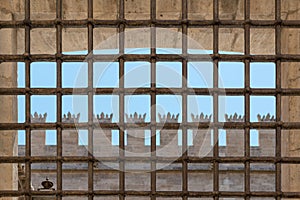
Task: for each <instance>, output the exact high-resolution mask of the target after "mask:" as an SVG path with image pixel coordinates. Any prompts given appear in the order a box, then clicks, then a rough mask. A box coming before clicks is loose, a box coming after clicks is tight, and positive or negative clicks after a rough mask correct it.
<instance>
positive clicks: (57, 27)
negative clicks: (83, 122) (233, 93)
mask: <svg viewBox="0 0 300 200" xmlns="http://www.w3.org/2000/svg"><path fill="white" fill-rule="evenodd" d="M26 2H30V4H26ZM57 2H61V6H60V4H59V3H56V1H55V0H43V1H40V0H2V1H1V4H0V93H1V95H0V103H1V106H0V113H1V115H0V128H1V131H0V198H1V199H5V200H6V199H14V198H13V197H11V196H14V195H10V192H9V191H10V190H13V191H15V192H16V191H19V189H20V188H21V186H22V184H23V183H25V186H26V188H25V190H27V191H29V190H30V188H28V187H29V185H30V184H29V182H32V188H34V189H37V188H39V187H41V186H39V185H38V183H37V182H38V181H39V182H41V181H42V180H44V179H45V176H47V177H48V178H49V179H50V180H53V182H54V188H57V185H56V183H55V180H56V177H57V176H56V172H57V171H58V170H59V169H57V165H56V164H55V163H54V162H50V163H41V164H39V163H29V162H28V159H30V156H34V155H35V156H56V155H57V153H58V152H57V148H56V147H54V146H49V145H46V144H45V143H44V141H45V139H44V137H45V133H44V130H41V131H40V130H39V131H35V130H34V131H32V132H30V124H31V123H32V124H33V123H36V125H34V126H36V127H39V126H40V124H42V123H43V122H44V121H43V120H44V119H45V117H46V116H41V117H40V116H33V117H32V118H31V116H30V114H31V113H30V112H31V111H30V105H28V106H27V107H26V119H25V123H22V124H17V122H18V119H17V113H18V110H17V95H20V94H22V95H24V96H25V98H26V101H28V100H29V99H30V95H32V90H31V88H30V81H29V79H30V76H29V75H28V76H27V78H26V79H27V80H26V83H25V86H24V88H17V62H25V64H26V65H27V66H28V65H29V64H30V62H34V61H37V60H40V61H50V60H51V61H53V62H58V63H60V62H61V61H62V59H64V57H63V56H62V52H74V51H82V50H88V51H90V50H92V49H93V45H94V47H95V46H97V45H98V44H101V42H102V41H105V40H106V39H107V38H109V37H110V36H112V35H114V34H116V33H117V31H118V30H121V29H122V27H123V26H126V27H127V26H128V25H132V26H131V27H130V26H129V28H128V27H127V28H128V29H134V28H140V27H139V23H141V24H143V22H144V21H145V20H146V21H147V20H150V15H151V16H152V17H153V16H154V18H155V20H156V21H155V22H153V23H152V24H151V25H152V26H155V25H156V24H157V23H158V24H159V25H160V26H162V27H168V26H169V25H170V24H171V25H172V23H173V24H175V25H174V26H172V28H171V29H172V31H174V32H175V33H176V32H181V31H182V30H183V28H182V26H185V23H184V22H185V21H186V20H189V24H188V25H187V26H188V28H187V35H188V36H189V37H190V38H191V39H193V40H194V41H196V42H195V43H197V44H201V46H202V47H203V48H204V49H206V50H213V49H214V50H219V53H220V52H221V51H222V52H244V53H245V54H247V55H246V58H245V57H240V58H237V59H236V60H239V61H243V62H245V63H247V62H252V61H260V60H263V61H265V62H266V61H270V62H274V63H276V64H277V66H280V67H277V68H276V69H277V75H278V74H280V76H279V79H278V80H277V82H276V92H275V93H273V92H274V91H271V90H270V91H266V92H262V93H263V94H264V95H267V94H272V95H275V96H276V98H277V111H278V110H280V111H281V112H279V113H277V116H276V117H275V118H276V120H275V121H274V120H272V119H267V118H260V119H259V120H260V121H259V122H262V124H263V123H265V122H270V124H271V125H272V124H275V125H274V126H271V125H270V127H273V129H272V131H271V129H270V130H269V129H268V130H259V140H260V141H264V142H261V143H260V145H259V147H251V152H250V154H251V155H256V156H258V157H259V156H263V155H266V156H267V157H272V158H274V159H275V158H276V159H277V158H278V160H277V161H276V162H275V163H274V164H273V165H267V164H261V166H260V165H256V164H257V163H254V164H253V163H250V169H251V170H250V175H251V181H250V190H251V191H260V190H261V189H262V188H264V191H276V192H278V193H280V192H286V194H287V195H283V196H284V197H285V198H287V197H291V196H292V197H293V195H292V194H293V193H292V192H295V193H297V192H298V193H299V185H300V167H299V166H298V165H299V159H298V160H297V159H296V158H297V157H299V155H300V148H299V145H300V142H299V141H300V134H299V132H300V131H299V118H300V115H299V107H300V100H299V91H298V90H299V86H300V82H299V81H300V78H299V77H300V67H299V53H300V52H299V51H300V47H299V45H300V42H299V39H300V38H299V19H300V11H299V10H300V9H299V8H300V2H299V1H298V0H281V1H280V0H246V1H243V0H188V1H187V2H188V3H187V9H184V8H183V7H182V5H185V4H182V1H181V0H156V1H155V2H156V10H155V11H154V12H153V10H151V6H150V5H151V1H150V0H145V1H139V0H120V1H117V0H99V1H96V0H94V3H93V6H92V7H93V15H92V17H91V16H90V15H89V14H88V13H89V12H88V10H91V9H88V4H87V2H88V1H85V0H62V1H59V0H58V1H57ZM120 2H121V3H124V16H123V15H122V13H123V12H118V8H119V7H122V5H123V4H120ZM152 2H153V1H152ZM183 2H185V1H183ZM214 2H215V3H214ZM216 2H218V4H216ZM245 2H246V3H247V2H248V3H249V4H247V5H245ZM275 2H277V3H275ZM60 7H61V8H60ZM276 7H277V9H276ZM278 7H279V8H280V9H278ZM245 8H246V9H245ZM56 9H57V10H58V11H59V10H62V11H61V12H56ZM182 10H186V11H187V12H182ZM216 10H217V11H218V13H216ZM247 10H249V12H250V13H248V11H247ZM214 12H215V13H214ZM185 13H188V15H187V17H186V16H184V15H185ZM245 13H246V14H247V15H249V16H246V15H245ZM93 19H94V20H98V21H94V22H93V23H94V24H92V25H91V24H89V23H90V22H89V21H91V20H92V21H93ZM117 19H120V21H121V25H120V26H119V23H120V21H115V20H117ZM244 19H246V20H244ZM30 20H32V21H30ZM102 20H104V22H105V23H106V22H107V24H106V25H105V26H104V25H101V24H102V23H104V22H103V21H102ZM106 20H107V21H106ZM124 20H127V21H126V23H127V24H126V23H123V22H125V21H124ZM130 20H132V21H130ZM136 20H139V21H137V22H136ZM152 20H153V19H152ZM179 20H182V21H179ZM231 20H233V21H231ZM260 20H269V21H264V23H262V24H260V23H259V21H260ZM83 21H85V22H86V24H84V25H81V24H80V22H83ZM181 22H183V23H182V24H181ZM178 23H179V25H178ZM201 23H205V26H204V25H203V26H202V25H201ZM206 23H208V24H206ZM209 23H210V24H209ZM176 24H177V27H176ZM195 24H196V25H195ZM226 24H231V26H230V27H228V26H226ZM270 24H271V25H272V26H271V25H270ZM171 25H170V26H171ZM38 27H39V28H38ZM66 27H67V28H66ZM88 27H92V29H93V31H92V33H90V32H89V31H88ZM249 29H250V31H249V32H246V33H245V30H249ZM248 33H249V34H250V35H248ZM149 34H150V32H149V31H145V32H144V33H143V34H140V35H139V37H133V36H130V35H128V36H127V39H126V43H125V44H124V45H125V48H138V47H141V46H139V45H140V44H145V43H150V39H148V40H147V39H146V38H147V37H146V36H148V35H149ZM245 35H246V36H247V35H248V36H249V37H248V36H247V37H244V36H245ZM91 37H93V40H94V44H92V43H91V42H89V41H90V40H89V38H91ZM177 37H178V35H177V34H173V35H170V36H169V37H166V38H165V37H162V38H161V37H160V36H159V35H158V36H157V41H158V42H157V44H158V46H157V47H158V48H175V49H176V48H181V47H182V43H181V42H178V41H179V40H178V38H177ZM214 37H217V38H218V42H214V41H216V39H215V38H214ZM59 38H61V39H62V41H63V42H62V44H61V43H59V42H57V41H58V40H59ZM148 38H150V37H148ZM245 38H246V39H245ZM118 42H119V41H117V40H116V41H114V42H110V43H109V45H108V46H105V48H108V49H113V48H118V44H119V43H118ZM245 44H249V45H250V48H249V49H247V48H245ZM216 45H218V46H217V47H216ZM249 45H248V46H249ZM246 46H247V45H246ZM142 47H144V46H142ZM192 47H193V43H189V44H188V48H192ZM279 47H280V48H279ZM214 54H215V56H216V57H218V56H219V55H216V54H218V52H214ZM220 54H221V53H220ZM49 55H50V56H49ZM250 55H251V56H253V55H257V56H256V57H255V56H254V57H251V59H252V60H251V59H248V58H247V56H249V57H250ZM39 56H41V57H39ZM37 57H39V58H38V59H37ZM225 57H226V56H225ZM225 57H224V58H225ZM233 57H234V56H233ZM218 58H220V59H222V56H220V57H218ZM226 58H227V59H229V61H230V57H226ZM69 59H71V60H72V59H73V58H72V57H69ZM29 72H30V67H27V73H29ZM248 78H249V77H248ZM246 80H247V78H246ZM249 88H250V86H249V85H245V88H244V89H245V90H244V91H245V92H244V94H245V95H248V96H249V95H251V94H250V93H249V91H248V90H249ZM60 89H61V88H60ZM60 89H58V90H53V91H51V92H50V93H51V94H53V93H55V94H57V95H58V96H59V95H61V91H60ZM57 91H58V92H57ZM34 92H35V93H36V94H42V93H43V90H39V89H38V88H37V89H36V90H35V91H34ZM229 92H230V90H229ZM256 92H257V93H259V90H258V91H256ZM76 119H77V117H75V118H74V117H73V116H71V117H67V116H66V118H62V119H61V120H60V122H58V124H57V127H60V123H64V121H63V120H76ZM102 119H104V118H102ZM228 119H229V120H231V119H230V118H228ZM36 120H37V121H36ZM98 120H100V121H101V117H100V118H99V119H98ZM105 120H109V118H108V119H105ZM172 120H174V119H172ZM201 120H204V121H207V120H208V119H200V121H201ZM232 120H236V121H237V122H238V121H239V120H241V119H232ZM245 120H246V121H247V120H249V119H247V116H246V117H245ZM175 121H176V119H175ZM173 122H174V121H173ZM227 122H228V121H227ZM65 123H67V122H66V121H65ZM248 123H249V121H248V122H246V125H247V124H248ZM49 126H51V125H49ZM253 126H256V125H255V123H254V125H253ZM256 127H259V125H257V126H256ZM274 127H275V128H276V129H275V128H274ZM287 127H288V128H287ZM289 127H292V128H289ZM297 128H298V129H297ZM17 129H22V130H25V131H27V133H30V134H31V140H30V137H27V143H29V144H31V150H30V151H26V150H24V147H21V146H19V147H18V144H17ZM241 131H242V132H243V127H242V129H241ZM275 131H278V132H280V133H281V134H278V135H277V136H281V138H278V137H277V140H278V141H279V140H280V141H281V146H278V145H277V146H276V144H275V140H274V139H275V133H274V132H275ZM62 132H63V134H62V135H63V137H62V140H63V142H62V143H63V145H65V148H63V149H65V150H63V151H65V152H63V153H62V154H63V155H68V154H70V153H72V154H73V153H74V154H75V155H79V156H86V155H87V154H88V152H87V151H86V148H85V147H84V146H78V134H77V132H76V131H69V130H68V131H66V130H62ZM102 134H104V135H106V136H107V135H108V137H107V138H109V137H110V136H109V135H110V130H107V131H104V132H102ZM135 134H140V132H139V131H137V132H133V133H131V134H128V135H130V136H129V137H128V145H127V146H126V148H128V149H131V150H132V149H135V147H141V146H143V145H142V143H143V140H141V139H137V138H136V137H133V136H135ZM193 134H194V135H197V137H195V140H194V142H197V140H202V138H203V134H205V133H202V131H201V130H197V131H195V132H193ZM198 135H200V136H199V137H198ZM161 136H162V138H164V137H166V138H165V139H168V138H170V137H171V138H176V132H174V131H169V130H168V131H166V132H165V134H163V135H161ZM226 137H227V141H228V145H227V146H226V147H220V148H219V151H220V152H219V155H220V157H222V156H226V155H228V154H230V155H234V156H235V155H242V156H245V155H244V154H243V153H244V150H245V149H243V148H245V147H242V146H243V145H241V144H242V143H243V142H242V141H241V140H239V132H238V130H230V132H229V131H228V134H227V135H226ZM204 138H205V137H204ZM206 140H208V141H209V138H206V139H203V140H202V141H206ZM94 141H95V142H98V141H99V143H100V144H103V145H104V146H105V151H110V150H111V151H110V152H111V153H114V149H110V148H109V146H110V145H108V143H107V141H101V138H98V139H97V138H95V139H94ZM131 141H134V143H131ZM164 141H165V140H164ZM174 141H176V139H175V140H174ZM35 143H38V144H40V145H41V146H42V147H41V146H37V147H35ZM206 145H208V143H206ZM236 145H239V146H240V147H242V148H238V149H237V148H236ZM274 147H275V149H277V147H278V148H280V149H279V152H280V153H278V152H277V154H276V153H275V152H273V150H274ZM172 148H175V149H172ZM172 148H171V149H170V152H172V153H174V151H175V152H176V149H177V148H176V145H175V143H174V145H172ZM189 148H190V149H191V150H190V152H191V153H192V154H196V153H197V152H199V151H198V149H197V148H199V147H195V146H191V147H189ZM148 149H149V148H148V147H145V150H146V151H148ZM204 149H206V148H204ZM22 150H23V151H22ZM178 150H179V151H180V149H178ZM277 150H278V149H277ZM95 151H99V152H103V150H101V149H95ZM18 152H19V155H24V156H25V157H26V159H25V158H24V159H23V158H22V159H20V158H19V157H17V156H18ZM20 152H22V153H20ZM200 152H201V153H206V152H202V151H201V150H200ZM207 153H208V155H209V154H210V153H211V152H207ZM168 155H169V154H168ZM282 157H283V158H285V159H282ZM6 158H8V159H6ZM293 159H294V160H295V159H296V161H295V162H292V161H290V160H293ZM26 160H27V162H26V164H25V166H23V165H20V166H19V168H18V164H17V163H18V162H19V163H22V161H26ZM282 160H284V162H285V163H283V164H281V169H280V172H281V179H280V182H279V183H281V185H277V187H275V186H276V181H278V178H277V179H276V180H275V178H276V177H275V175H274V173H276V167H275V165H276V164H278V162H281V161H282ZM245 162H246V163H247V161H245ZM248 164H249V163H248ZM30 165H31V167H32V170H31V171H30V170H28V169H29V166H30ZM132 165H133V166H129V167H134V163H132ZM137 166H138V165H137ZM180 166H181V165H180ZM189 167H190V172H191V173H188V184H187V185H188V191H212V190H215V191H216V190H218V191H219V190H220V191H232V190H234V191H236V190H238V191H244V189H245V185H244V184H245V183H244V182H245V181H244V179H245V177H244V175H245V165H244V164H243V163H237V164H236V165H235V164H226V163H225V164H220V165H219V170H220V176H219V178H220V180H219V186H218V188H217V189H216V188H215V189H214V188H213V184H212V182H213V171H212V170H213V169H216V168H215V166H211V163H209V164H202V163H189ZM62 168H63V173H62V176H63V178H62V180H63V183H62V189H63V190H73V189H74V190H76V189H77V190H87V189H88V179H89V178H88V174H87V173H86V171H87V168H89V166H88V164H87V163H82V164H81V163H80V164H78V163H77V164H76V165H75V164H69V163H64V164H63V167H62ZM74 168H76V170H74ZM102 168H105V166H102V165H101V164H100V165H98V166H95V172H94V173H95V174H96V175H99V176H95V177H99V179H97V178H96V179H94V187H96V188H98V187H100V188H103V189H107V190H110V189H112V190H118V189H119V188H120V187H119V185H118V186H117V185H115V184H116V183H119V182H121V180H120V179H119V178H120V177H119V173H117V172H116V171H114V170H111V171H109V170H108V171H109V172H107V173H105V174H103V173H101V169H102ZM170 168H171V171H172V172H174V173H173V174H171V173H167V172H164V171H157V178H156V184H157V185H156V191H166V190H169V191H181V190H183V189H182V188H183V185H182V184H183V182H184V181H183V180H182V176H179V174H180V175H181V174H182V169H181V168H180V167H179V166H178V165H177V164H176V163H175V164H172V165H171V166H170ZM212 168H213V169H212ZM252 169H253V170H252ZM23 170H25V171H23ZM18 171H19V176H18ZM29 174H31V176H32V178H31V180H29V179H27V178H26V177H28V175H29ZM174 174H176V175H174ZM229 174H230V176H229ZM252 175H253V176H252ZM73 177H76V179H73ZM125 177H126V179H125V180H126V183H125V186H124V187H125V190H142V191H151V190H152V189H151V186H150V182H151V177H150V174H147V173H141V174H139V175H136V174H132V173H127V172H126V173H125ZM128 177H129V178H128ZM19 180H20V183H19V187H18V182H19ZM35 180H36V181H37V182H35ZM103 180H104V181H103ZM132 180H134V181H132ZM203 180H207V182H203ZM78 182H80V183H83V184H80V185H78V184H77V183H78ZM215 182H217V181H215ZM107 183H108V184H107ZM170 183H171V184H170ZM78 186H80V187H78ZM149 188H150V189H149ZM184 190H186V189H184ZM7 191H8V192H7ZM289 192H290V193H289ZM141 193H142V192H141ZM14 194H16V193H14ZM22 195H24V194H20V195H19V196H22ZM26 195H28V194H25V196H26ZM30 195H31V194H30ZM274 195H275V194H274ZM274 195H273V196H274ZM289 195H291V196H289ZM4 196H5V197H4ZM15 196H16V195H15ZM54 196H55V195H54ZM275 196H276V195H275ZM296 197H297V198H299V194H298V196H297V195H296ZM71 198H72V197H71ZM83 198H85V197H83ZM107 198H108V199H112V197H107ZM116 198H117V199H118V198H119V197H118V196H116ZM120 198H121V199H122V198H123V199H125V196H124V194H122V195H120ZM134 198H135V197H132V199H134ZM136 198H139V199H142V198H144V199H149V198H146V197H139V196H138V197H136ZM154 198H155V197H154ZM172 198H173V199H181V197H180V198H175V197H172ZM182 198H187V197H186V196H183V197H182ZM102 199H105V197H103V198H102ZM126 199H127V197H126Z"/></svg>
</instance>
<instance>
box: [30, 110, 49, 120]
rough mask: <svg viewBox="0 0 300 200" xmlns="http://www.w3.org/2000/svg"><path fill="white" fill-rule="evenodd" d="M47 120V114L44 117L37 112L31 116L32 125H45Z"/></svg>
mask: <svg viewBox="0 0 300 200" xmlns="http://www.w3.org/2000/svg"><path fill="white" fill-rule="evenodd" d="M46 119H47V113H44V114H43V115H42V114H38V113H37V112H35V113H34V114H33V115H30V121H31V122H32V123H45V122H46Z"/></svg>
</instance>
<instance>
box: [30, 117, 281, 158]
mask: <svg viewBox="0 0 300 200" xmlns="http://www.w3.org/2000/svg"><path fill="white" fill-rule="evenodd" d="M46 116H47V114H46V113H45V114H44V115H41V114H38V113H35V114H34V115H33V116H32V120H33V122H45V120H46ZM112 117H113V114H112V113H111V114H105V113H103V112H102V113H100V114H98V115H97V116H94V120H98V121H99V122H100V123H111V121H112ZM125 117H126V121H127V123H144V122H145V119H146V113H144V114H138V113H137V112H135V113H133V114H125ZM79 118H80V114H77V115H74V114H71V113H70V112H68V113H67V114H65V115H64V116H63V119H62V121H63V122H67V123H73V122H77V121H78V120H79ZM178 118H179V114H177V115H175V114H171V113H170V112H168V113H167V114H166V115H162V114H160V113H159V114H158V119H159V122H166V123H178ZM191 119H192V122H208V123H209V122H211V120H212V115H205V114H204V113H200V114H193V113H192V114H191ZM225 119H226V121H227V122H244V116H241V115H238V114H236V113H235V114H234V115H230V116H229V115H225ZM258 120H259V121H275V118H274V116H271V115H270V114H267V115H265V116H261V115H258ZM190 130H191V131H192V135H193V138H192V144H191V145H190V146H189V148H190V149H194V150H193V151H195V153H197V152H199V151H200V150H201V148H202V149H203V148H204V149H210V148H211V145H212V142H211V140H212V138H211V135H210V134H211V133H210V131H208V130H206V129H190ZM225 131H226V144H225V146H224V147H223V148H224V151H222V152H220V154H222V155H232V154H234V153H235V154H238V155H240V154H241V155H242V153H243V152H244V149H243V148H241V147H243V144H244V130H243V129H230V128H229V129H225ZM257 131H258V137H257V141H258V144H262V145H260V146H255V149H256V150H255V152H256V153H255V155H260V154H264V155H265V154H268V155H269V154H270V155H271V153H272V152H273V150H274V145H275V138H273V137H274V136H275V134H272V131H273V132H274V130H265V129H261V130H257ZM112 134H113V133H112V131H111V130H109V129H103V130H102V129H101V130H95V132H94V139H93V142H94V150H95V151H97V152H103V151H104V152H108V151H109V150H110V149H111V148H113V146H114V145H112V144H113V143H115V142H116V141H115V139H113V136H112ZM145 134H146V133H145V131H144V129H143V128H141V129H127V134H126V135H125V137H126V139H127V145H126V150H129V151H131V152H137V151H136V149H138V150H139V152H143V151H144V152H149V151H146V150H147V148H149V145H146V143H147V142H146V138H145ZM178 134H179V133H178V130H177V129H174V130H164V129H163V130H162V131H161V134H160V136H159V137H160V145H158V146H160V147H163V146H164V145H168V146H171V147H172V148H171V151H172V152H173V151H174V152H175V150H178V149H181V146H180V145H179V144H178V140H179V137H178ZM45 136H46V131H45V130H34V131H32V133H31V142H32V144H37V145H34V146H33V147H32V152H33V153H34V154H35V155H40V156H43V155H51V152H52V153H53V152H54V153H55V151H56V145H47V144H46V137H45ZM62 143H63V149H64V150H63V151H64V152H65V154H67V155H69V154H70V155H71V154H74V153H75V154H80V155H82V154H85V153H86V151H87V150H85V148H86V147H84V145H82V144H79V132H78V130H76V129H66V130H63V133H62ZM110 147H111V148H110ZM253 148H254V147H253ZM103 149H104V150H103ZM257 149H258V150H257ZM235 154H234V155H235Z"/></svg>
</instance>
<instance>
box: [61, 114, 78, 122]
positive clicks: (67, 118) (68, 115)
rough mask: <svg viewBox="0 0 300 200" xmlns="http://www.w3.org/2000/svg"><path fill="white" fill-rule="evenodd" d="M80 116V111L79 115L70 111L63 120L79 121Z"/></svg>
mask: <svg viewBox="0 0 300 200" xmlns="http://www.w3.org/2000/svg"><path fill="white" fill-rule="evenodd" d="M79 118H80V113H78V114H77V115H75V114H73V115H72V114H71V113H70V112H68V113H67V114H64V115H63V118H62V122H64V123H77V122H78V121H79Z"/></svg>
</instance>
